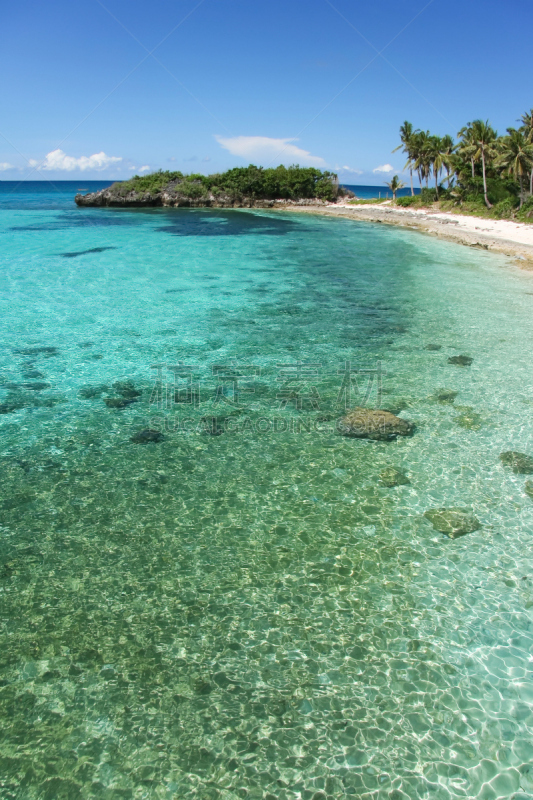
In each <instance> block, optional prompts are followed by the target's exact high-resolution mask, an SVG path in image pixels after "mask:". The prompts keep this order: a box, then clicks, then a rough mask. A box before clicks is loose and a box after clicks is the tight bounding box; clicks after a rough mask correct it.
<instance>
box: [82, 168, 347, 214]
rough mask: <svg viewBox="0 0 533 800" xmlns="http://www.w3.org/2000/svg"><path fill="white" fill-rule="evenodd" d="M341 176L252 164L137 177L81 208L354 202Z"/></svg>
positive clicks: (89, 199)
mask: <svg viewBox="0 0 533 800" xmlns="http://www.w3.org/2000/svg"><path fill="white" fill-rule="evenodd" d="M353 196H354V194H353V192H350V191H349V190H348V189H346V188H344V187H342V186H339V181H338V178H337V175H336V174H335V173H333V172H327V171H322V170H319V169H315V168H314V167H299V166H292V167H284V166H279V167H275V168H267V169H263V168H262V167H256V166H254V165H253V164H250V166H248V167H236V168H235V169H230V170H228V171H227V172H223V173H219V174H215V175H201V174H200V173H197V174H193V175H184V174H183V173H182V172H162V171H159V172H154V173H152V174H151V175H143V176H140V175H135V176H134V177H133V178H130V180H128V181H119V182H117V183H114V184H113V185H112V186H109V187H108V188H107V189H101V190H100V191H98V192H93V193H90V194H85V195H83V194H77V195H76V197H75V200H76V203H77V204H78V206H96V207H101V206H107V207H119V208H131V207H154V206H169V207H185V208H274V207H284V206H290V205H312V206H316V205H327V204H328V203H336V202H338V201H339V200H346V199H347V198H349V197H353Z"/></svg>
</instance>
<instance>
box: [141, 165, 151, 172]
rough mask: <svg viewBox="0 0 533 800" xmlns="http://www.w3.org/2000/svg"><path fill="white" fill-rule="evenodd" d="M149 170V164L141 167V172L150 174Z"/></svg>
mask: <svg viewBox="0 0 533 800" xmlns="http://www.w3.org/2000/svg"><path fill="white" fill-rule="evenodd" d="M149 169H150V167H149V166H148V164H145V166H144V167H139V172H148V170H149Z"/></svg>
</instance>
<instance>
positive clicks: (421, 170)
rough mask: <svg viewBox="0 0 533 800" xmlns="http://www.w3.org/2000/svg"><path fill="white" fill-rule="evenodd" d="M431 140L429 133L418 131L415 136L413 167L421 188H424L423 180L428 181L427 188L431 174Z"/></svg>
mask: <svg viewBox="0 0 533 800" xmlns="http://www.w3.org/2000/svg"><path fill="white" fill-rule="evenodd" d="M429 139H430V135H429V131H416V132H415V133H414V134H413V166H414V168H415V169H416V171H417V172H418V180H419V182H420V188H422V180H423V179H425V181H426V188H427V186H428V180H429V175H430V172H431V155H430V148H429Z"/></svg>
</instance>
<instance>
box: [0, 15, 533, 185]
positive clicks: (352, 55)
mask: <svg viewBox="0 0 533 800" xmlns="http://www.w3.org/2000/svg"><path fill="white" fill-rule="evenodd" d="M532 23H533V5H532V4H531V2H530V0H506V2H505V3H503V2H502V0H432V2H428V1H427V0H373V2H368V0H365V2H360V1H359V0H268V2H267V0H172V1H171V0H150V2H147V1H146V0H84V2H72V0H68V2H67V0H49V1H48V2H46V3H43V2H42V0H20V2H19V3H11V4H9V5H5V6H4V8H3V10H2V47H1V49H0V65H1V70H2V76H3V80H2V82H1V85H0V178H2V179H4V180H19V179H31V180H39V179H41V178H46V179H54V180H57V179H78V178H79V177H80V176H82V175H83V176H84V177H85V178H86V179H90V178H101V179H108V178H125V177H129V176H131V175H132V174H134V173H135V172H139V171H140V170H143V169H144V171H145V172H147V171H152V170H155V169H159V168H162V169H180V170H182V171H184V172H191V171H194V172H216V171H219V170H224V169H228V168H230V167H232V166H242V165H244V164H247V163H250V162H252V163H256V164H262V165H265V166H267V165H277V164H278V163H286V164H290V163H297V162H298V163H300V164H309V165H315V166H319V167H323V168H328V169H334V170H336V171H338V172H339V175H340V177H341V180H342V181H343V182H345V183H360V184H364V183H369V184H381V183H383V181H385V180H387V179H390V175H391V174H392V172H390V171H388V168H389V167H391V168H393V170H394V172H401V169H402V167H403V164H404V159H403V156H402V155H401V154H400V153H395V154H392V153H391V151H392V149H393V148H394V147H395V146H396V145H397V143H398V128H399V126H400V124H401V123H402V122H403V120H405V119H408V120H410V121H411V122H412V123H413V124H414V125H415V127H420V128H424V129H429V130H431V131H432V132H433V133H438V134H441V135H442V134H444V133H451V134H452V135H454V136H455V135H456V133H457V131H458V130H459V128H460V127H462V125H464V124H465V123H466V122H468V121H470V120H472V119H475V118H478V117H482V118H484V119H486V118H489V119H490V121H491V122H492V124H493V125H494V126H495V127H496V128H497V129H498V130H499V131H504V130H505V128H506V127H507V126H509V125H513V124H515V121H516V119H517V117H519V116H520V115H521V114H522V113H523V112H524V111H525V110H526V109H529V108H531V107H532V106H533V90H532V88H531V80H530V78H529V77H528V75H527V70H528V69H529V66H528V64H529V62H528V58H529V47H530V46H529V45H528V44H527V42H528V33H527V32H528V31H530V30H531V26H532ZM520 31H524V37H523V38H522V37H520V36H519V33H520ZM379 168H382V170H383V171H376V170H379Z"/></svg>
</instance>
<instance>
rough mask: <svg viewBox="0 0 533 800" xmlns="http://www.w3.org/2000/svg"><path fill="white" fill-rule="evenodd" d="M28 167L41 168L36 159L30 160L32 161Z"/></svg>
mask: <svg viewBox="0 0 533 800" xmlns="http://www.w3.org/2000/svg"><path fill="white" fill-rule="evenodd" d="M28 166H29V167H38V166H39V162H38V161H37V159H35V158H30V160H29V161H28Z"/></svg>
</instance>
